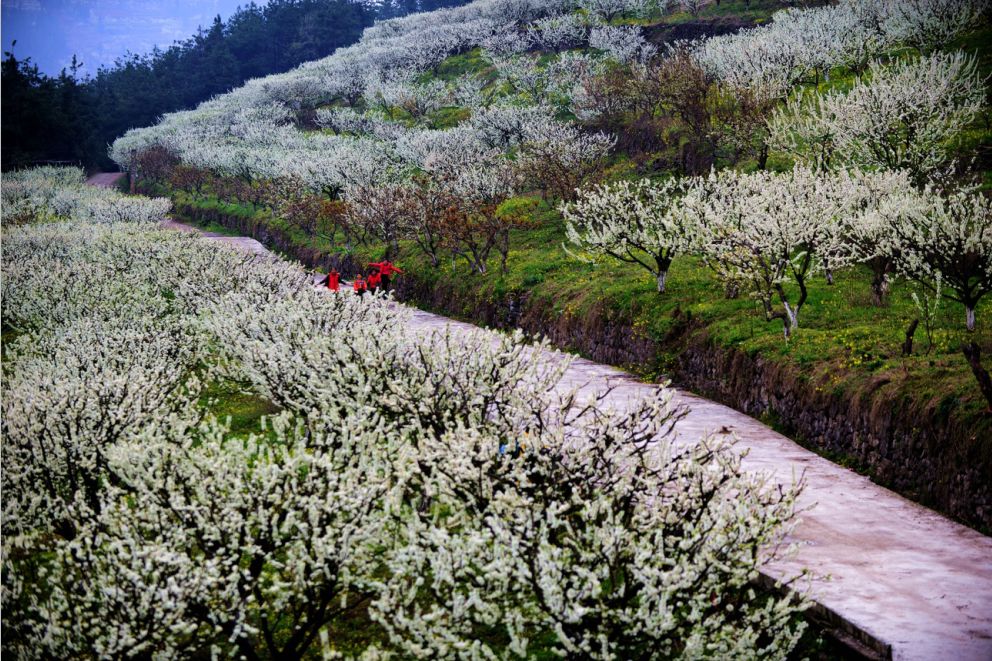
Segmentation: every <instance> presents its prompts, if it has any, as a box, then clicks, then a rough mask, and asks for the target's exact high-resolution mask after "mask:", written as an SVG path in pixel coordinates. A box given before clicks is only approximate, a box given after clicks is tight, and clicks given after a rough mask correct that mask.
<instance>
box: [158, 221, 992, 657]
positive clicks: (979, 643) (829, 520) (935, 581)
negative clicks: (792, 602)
mask: <svg viewBox="0 0 992 661" xmlns="http://www.w3.org/2000/svg"><path fill="white" fill-rule="evenodd" d="M170 226H171V227H175V228H177V229H182V228H185V229H186V230H187V231H188V230H193V231H195V230H194V228H191V227H189V226H182V227H180V224H179V223H170ZM211 238H212V239H217V238H220V237H211ZM255 243H257V242H255ZM262 250H263V251H264V248H263V249H262ZM444 329H451V330H452V332H456V333H457V332H469V331H471V330H473V329H475V327H474V326H472V325H470V324H465V323H461V322H456V321H452V320H450V319H446V318H444V317H440V316H438V315H434V314H430V313H427V312H423V311H420V310H415V311H413V316H412V320H411V329H410V330H411V332H430V331H434V330H438V331H443V330H444ZM541 358H542V359H544V360H560V359H561V354H558V353H556V352H545V355H543V356H542V357H541ZM606 386H612V387H613V388H614V390H613V391H612V393H611V394H610V397H609V399H608V401H607V403H608V404H609V405H612V406H615V407H622V406H625V405H628V404H630V403H633V402H636V401H638V400H639V399H640V398H642V397H644V396H645V395H646V394H647V393H648V392H650V391H651V390H652V388H654V386H652V385H650V384H645V383H641V382H639V381H637V380H636V379H635V378H634V377H633V376H631V375H630V374H628V373H626V372H623V371H622V370H619V369H616V368H613V367H609V366H606V365H600V364H597V363H593V362H591V361H588V360H585V359H581V358H577V359H575V361H574V362H573V363H572V365H571V367H570V368H569V369H568V371H567V373H566V374H565V378H564V379H563V382H562V384H561V387H562V389H563V390H570V389H572V388H579V389H581V391H583V392H585V393H592V392H594V391H596V390H601V389H603V388H604V387H606ZM676 402H677V403H679V404H684V405H685V406H687V407H688V408H689V414H688V415H687V416H686V417H685V418H684V419H683V420H682V421H681V422H680V423H679V424H678V426H677V428H676V431H677V433H678V435H679V437H680V438H681V439H684V440H694V439H697V438H700V437H701V436H702V435H704V434H706V433H733V434H735V435H736V436H737V438H738V439H739V440H738V447H739V448H740V449H742V450H747V453H748V454H747V457H746V458H745V461H744V464H745V467H746V468H747V469H748V470H754V471H763V472H766V473H769V474H771V475H773V476H774V477H775V478H776V479H778V480H780V481H781V482H783V483H791V482H792V480H793V478H794V477H798V476H799V475H801V474H805V478H806V484H807V486H806V490H805V492H804V493H803V496H802V498H801V502H800V506H801V507H802V508H804V509H808V511H806V512H805V513H804V514H803V517H802V518H803V521H802V523H801V524H800V525H799V526H798V528H797V529H796V531H795V533H794V535H793V538H794V539H793V541H796V542H798V543H799V544H800V545H801V550H800V552H799V554H798V555H797V556H796V557H795V558H792V559H790V560H789V561H786V562H780V563H777V564H776V565H774V566H772V567H771V568H770V572H771V574H772V575H773V576H792V575H795V574H796V573H798V571H799V570H800V569H801V568H804V567H805V568H809V569H810V570H811V571H812V572H813V574H814V575H816V576H819V577H822V578H819V579H817V580H816V581H815V582H814V584H813V586H812V595H813V598H814V600H815V601H816V602H817V605H818V606H817V609H818V610H819V611H820V612H821V614H824V615H827V616H829V617H831V618H832V619H833V620H834V622H835V623H836V625H837V626H838V627H840V628H842V629H846V630H847V633H848V634H850V635H851V636H853V637H855V638H856V639H859V641H860V642H862V643H863V644H865V645H866V646H867V647H868V648H870V649H872V650H874V651H875V652H876V653H877V654H878V655H879V656H881V657H886V656H888V655H889V654H891V656H892V658H894V659H900V660H902V659H907V660H908V659H919V660H920V661H932V660H937V659H947V660H948V661H951V660H953V661H990V660H992V538H989V537H986V536H984V535H981V534H979V533H977V532H975V531H973V530H971V529H970V528H967V527H965V526H962V525H959V524H957V523H954V522H953V521H950V520H949V519H947V518H945V517H943V516H941V515H939V514H937V513H936V512H933V511H931V510H928V509H927V508H925V507H922V506H921V505H917V504H916V503H914V502H912V501H909V500H907V499H905V498H903V497H902V496H899V495H898V494H895V493H893V492H891V491H889V490H888V489H884V488H882V487H880V486H878V485H875V484H873V483H872V482H871V481H870V480H868V478H866V477H863V476H861V475H858V474H857V473H854V472H852V471H850V470H847V469H845V468H841V467H840V466H837V465H836V464H833V463H831V462H830V461H828V460H826V459H824V458H822V457H820V456H818V455H817V454H815V453H813V452H810V451H808V450H805V449H803V448H802V447H800V446H799V445H797V444H796V443H794V442H793V441H791V440H789V439H788V438H786V437H785V436H782V435H781V434H779V433H777V432H775V431H773V430H771V429H770V428H768V427H766V426H765V425H763V424H761V423H760V422H758V421H757V420H755V419H753V418H750V417H748V416H746V415H744V414H742V413H739V412H738V411H735V410H733V409H731V408H728V407H726V406H723V405H720V404H717V403H715V402H711V401H709V400H706V399H703V398H701V397H697V396H696V395H693V394H691V393H689V392H685V391H682V390H676Z"/></svg>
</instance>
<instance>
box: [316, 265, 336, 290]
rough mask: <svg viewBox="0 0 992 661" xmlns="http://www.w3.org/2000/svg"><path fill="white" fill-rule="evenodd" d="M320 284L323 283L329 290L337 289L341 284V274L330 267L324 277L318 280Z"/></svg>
mask: <svg viewBox="0 0 992 661" xmlns="http://www.w3.org/2000/svg"><path fill="white" fill-rule="evenodd" d="M320 284H321V285H324V286H325V287H327V288H328V289H330V290H331V291H337V290H338V289H339V288H340V286H341V274H340V273H338V271H337V269H331V270H330V271H328V272H327V275H326V276H324V279H323V280H321V281H320Z"/></svg>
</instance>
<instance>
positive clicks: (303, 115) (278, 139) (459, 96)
mask: <svg viewBox="0 0 992 661" xmlns="http://www.w3.org/2000/svg"><path fill="white" fill-rule="evenodd" d="M600 4H602V3H600ZM607 4H608V3H607ZM621 4H622V5H623V6H622V7H619V5H618V8H609V7H606V5H603V6H602V7H599V6H598V5H597V8H594V7H588V8H587V9H588V10H589V11H590V12H591V13H590V14H589V15H585V16H584V15H581V14H576V13H574V10H575V9H576V7H577V6H576V5H575V4H573V3H571V2H567V1H566V2H562V1H556V0H477V1H476V2H472V3H470V4H468V5H465V6H462V7H458V8H453V9H446V10H440V11H435V12H430V13H425V14H413V15H410V16H406V17H404V18H400V19H395V20H389V21H384V22H381V23H378V24H376V25H375V26H374V27H371V28H369V29H367V30H366V32H365V33H364V34H363V37H362V39H361V40H360V41H359V43H358V44H356V45H354V46H352V47H349V48H344V49H340V50H338V51H337V52H335V53H334V54H333V55H331V56H330V57H328V58H325V59H323V60H319V61H316V62H309V63H306V64H304V65H302V66H300V67H299V68H297V69H296V70H294V71H291V72H288V73H285V74H279V75H275V76H268V77H266V78H263V79H259V80H252V81H248V82H247V83H246V84H245V85H244V86H243V87H241V88H239V89H237V90H234V91H232V92H230V93H228V94H224V95H221V96H218V97H216V98H214V99H212V100H211V101H208V102H206V103H203V104H201V105H200V106H199V107H198V108H196V109H195V110H191V111H184V112H178V113H172V114H168V115H166V116H164V117H163V118H162V120H161V121H160V122H159V124H157V125H156V126H154V127H149V128H145V129H137V130H133V131H129V132H128V133H127V134H126V135H124V136H123V137H121V138H120V139H118V140H117V141H115V143H114V145H113V146H112V148H111V156H112V158H113V159H114V160H115V161H117V162H118V163H119V164H120V165H121V166H122V167H123V168H125V169H127V170H129V171H134V170H135V169H136V163H137V161H136V158H137V156H138V154H140V153H141V152H143V151H145V150H148V149H149V148H151V147H153V146H158V147H161V148H164V149H165V150H166V151H167V152H168V153H169V154H172V155H173V156H175V157H176V158H178V159H179V160H180V161H181V162H183V163H185V164H186V165H189V166H192V167H195V168H200V169H205V170H210V171H213V172H216V173H218V174H221V175H225V176H232V177H241V178H243V179H246V180H248V181H251V180H256V179H270V178H276V177H291V178H294V179H296V180H298V181H300V182H303V184H304V185H306V186H309V187H310V188H311V189H312V190H314V191H327V190H338V189H341V188H343V187H345V186H346V185H347V184H349V183H350V182H349V177H348V172H349V171H350V170H351V167H352V165H353V164H355V163H362V162H364V161H366V160H370V159H371V160H373V161H376V162H382V161H383V160H393V156H394V155H395V148H396V146H397V143H398V142H401V141H402V142H406V143H408V144H409V143H410V142H418V141H420V142H423V141H426V142H443V141H445V140H447V139H448V138H447V136H445V135H443V134H444V133H446V132H447V131H437V130H435V129H433V128H432V127H431V119H430V118H431V117H432V115H433V113H435V112H437V111H438V110H440V109H442V108H445V107H449V106H454V105H459V106H462V107H466V108H469V109H470V110H471V112H472V115H473V116H474V115H475V114H477V113H479V112H482V111H484V110H485V109H486V108H488V107H491V106H493V105H506V106H511V107H519V106H520V105H530V104H536V105H546V104H549V103H550V104H552V105H554V104H557V105H559V106H560V107H563V108H567V107H568V105H569V104H570V101H569V97H570V96H571V95H572V94H573V93H574V90H575V88H576V83H577V82H578V81H579V80H580V79H581V77H583V76H587V75H591V74H593V73H595V71H596V70H597V67H598V66H599V64H600V62H601V58H596V57H592V56H590V55H589V54H585V53H578V52H572V51H568V49H570V48H575V47H580V46H584V45H586V44H587V43H588V42H589V40H590V31H592V33H593V36H594V39H593V40H594V41H595V47H596V48H599V49H601V50H602V51H604V52H605V53H606V55H607V57H612V58H615V59H618V60H621V61H633V60H643V59H645V58H647V57H649V56H650V55H651V53H652V52H653V51H652V49H651V48H650V47H649V46H648V45H647V44H646V42H645V41H644V39H643V37H642V36H641V35H640V33H639V31H638V29H637V28H635V27H630V26H628V27H623V28H619V27H611V26H601V27H597V25H599V23H600V21H602V20H604V19H603V17H602V16H601V14H603V13H604V12H605V13H606V14H610V15H613V14H614V13H615V12H616V11H619V12H620V13H623V14H637V13H640V12H641V11H642V10H644V8H645V6H646V5H644V3H642V2H639V3H630V2H629V0H624V2H623V3H621ZM534 47H537V48H542V49H546V50H551V51H560V52H559V54H558V55H557V56H556V57H555V58H554V59H553V60H552V61H551V62H550V63H548V64H546V65H541V66H538V65H537V63H536V58H535V57H534V56H533V55H532V54H530V53H528V52H526V51H528V50H529V49H531V48H534ZM473 48H481V49H482V52H483V54H485V55H486V56H487V57H489V58H491V60H492V61H493V63H494V69H495V73H496V76H497V80H496V81H495V82H493V81H490V80H487V79H485V78H484V77H481V76H478V75H472V74H468V75H463V76H461V77H460V78H458V79H457V80H454V81H450V82H447V83H446V82H442V81H441V80H437V79H434V80H432V81H430V82H422V79H421V76H422V74H423V73H425V72H428V71H430V70H432V69H433V68H434V67H436V66H437V65H438V64H439V63H440V62H441V61H442V60H444V59H445V58H446V57H448V56H450V55H455V54H460V53H465V52H466V51H469V50H471V49H473ZM556 121H557V120H556ZM308 122H309V124H307V123H308ZM558 123H559V124H564V122H561V121H558ZM314 124H316V125H317V126H320V127H323V128H325V129H327V131H325V132H315V131H312V130H308V126H309V127H310V128H312V127H313V125H314ZM544 125H545V126H550V124H549V123H548V122H547V121H545V122H544ZM331 133H333V134H331ZM431 133H439V134H442V135H439V136H438V137H436V138H435V137H433V136H432V135H427V134H431ZM570 135H571V136H581V134H580V132H579V131H576V130H563V128H562V127H560V126H557V127H555V131H554V134H553V135H550V134H549V135H548V136H545V138H544V139H543V141H544V142H548V141H549V140H552V139H553V140H562V139H564V138H566V137H568V136H570ZM458 137H459V138H460V137H461V135H459V136H458ZM586 146H587V145H585V144H583V143H581V141H580V142H578V143H575V144H565V145H561V148H562V149H563V150H566V151H568V150H571V151H573V152H577V151H582V150H583V149H585V147H586ZM401 151H402V148H401ZM376 152H385V155H380V154H376ZM421 161H422V159H421ZM409 165H411V166H413V167H414V168H416V167H418V162H417V161H414V162H411V163H409ZM391 171H392V172H393V173H395V168H393V169H392V170H391Z"/></svg>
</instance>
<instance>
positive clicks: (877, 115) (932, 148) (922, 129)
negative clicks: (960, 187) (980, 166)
mask: <svg viewBox="0 0 992 661" xmlns="http://www.w3.org/2000/svg"><path fill="white" fill-rule="evenodd" d="M869 74H870V75H869V77H868V79H867V80H866V79H860V80H857V81H855V83H854V86H853V88H852V89H850V90H848V91H833V92H827V93H825V94H814V95H807V96H798V97H796V98H794V99H793V100H790V101H789V102H788V103H787V104H786V105H785V107H783V108H781V109H779V110H778V111H776V113H775V116H774V118H773V120H772V121H771V122H770V132H771V142H772V144H774V145H775V146H777V147H779V148H781V149H784V150H786V151H788V152H791V153H793V154H795V155H797V156H800V157H801V158H803V159H804V160H806V161H808V162H810V163H812V164H814V165H816V166H820V167H828V166H829V165H830V164H831V162H832V161H833V162H838V161H839V162H841V163H846V164H853V165H858V166H861V167H870V168H885V169H889V170H900V169H904V170H908V171H909V172H911V173H912V174H913V176H914V178H915V179H916V180H917V181H918V182H920V183H921V184H923V183H925V182H926V181H927V180H928V179H930V178H931V177H933V176H934V175H938V174H940V172H941V171H942V170H943V169H945V168H946V167H947V165H948V161H949V159H950V152H951V148H952V147H953V146H954V141H955V139H957V138H958V137H959V136H960V134H961V132H962V130H963V129H965V128H966V127H967V126H968V125H969V124H971V122H972V121H974V119H975V118H976V117H977V116H978V115H979V113H980V112H981V111H982V109H983V107H984V105H985V98H986V90H985V82H986V81H985V80H984V79H983V78H982V76H981V75H980V74H979V73H978V69H977V63H976V60H975V58H974V57H973V56H967V55H965V54H963V53H947V54H944V53H935V54H933V55H930V56H926V57H923V58H921V59H918V60H901V61H897V62H895V63H894V64H890V65H882V64H881V63H878V62H874V63H872V64H871V65H870V69H869Z"/></svg>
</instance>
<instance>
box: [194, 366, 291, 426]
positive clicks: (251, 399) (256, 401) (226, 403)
mask: <svg viewBox="0 0 992 661" xmlns="http://www.w3.org/2000/svg"><path fill="white" fill-rule="evenodd" d="M199 404H200V407H201V408H203V409H204V410H206V411H208V412H210V413H212V414H213V415H214V416H215V417H216V418H217V419H218V420H220V421H221V422H223V421H225V420H227V421H229V422H230V434H231V435H232V436H237V437H247V436H249V435H250V434H261V433H262V432H263V430H262V417H263V416H268V415H272V414H274V413H278V412H279V408H278V407H277V406H276V405H275V404H273V403H272V402H270V401H269V400H267V399H264V398H262V397H259V396H258V395H255V394H253V393H252V392H250V391H249V390H248V389H247V388H245V387H244V386H242V385H240V384H238V383H235V382H233V381H226V380H225V381H214V382H212V383H209V384H207V386H206V387H205V388H204V389H203V392H202V393H201V394H200V402H199Z"/></svg>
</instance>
